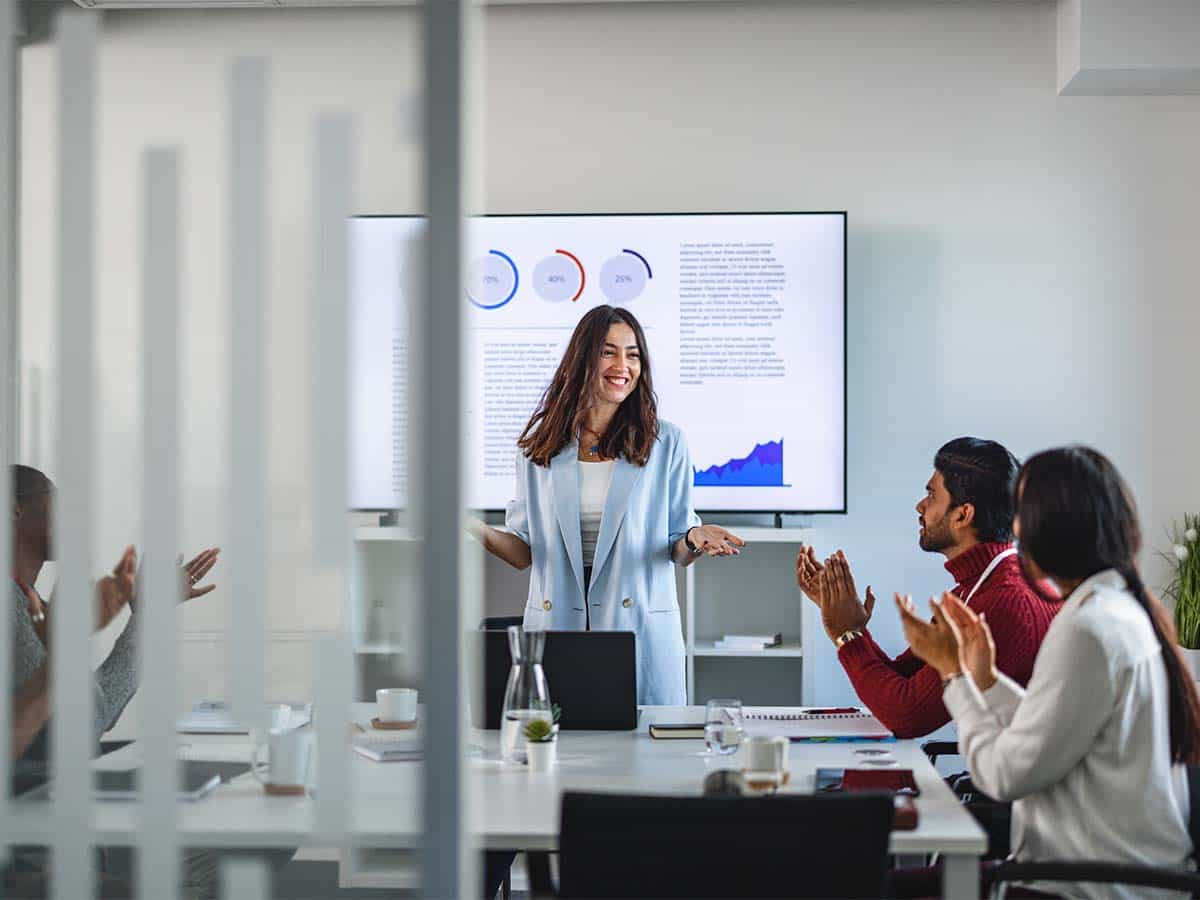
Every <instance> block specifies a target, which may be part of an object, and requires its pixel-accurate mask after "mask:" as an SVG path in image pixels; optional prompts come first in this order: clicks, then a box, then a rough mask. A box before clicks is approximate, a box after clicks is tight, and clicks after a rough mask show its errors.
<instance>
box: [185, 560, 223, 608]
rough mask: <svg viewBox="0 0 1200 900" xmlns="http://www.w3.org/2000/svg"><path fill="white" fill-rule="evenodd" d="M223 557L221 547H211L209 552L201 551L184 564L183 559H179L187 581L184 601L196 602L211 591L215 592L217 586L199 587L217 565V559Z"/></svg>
mask: <svg viewBox="0 0 1200 900" xmlns="http://www.w3.org/2000/svg"><path fill="white" fill-rule="evenodd" d="M220 555H221V548H220V547H209V548H208V549H207V550H201V551H200V552H199V553H197V554H196V555H195V556H194V557H192V558H191V559H190V560H188V561H187V563H186V564H184V562H183V557H182V556H180V557H179V565H180V568H181V569H182V570H183V572H182V574H183V577H184V580H185V584H184V588H183V590H184V594H183V600H185V601H186V600H195V599H196V598H197V597H203V596H204V595H205V594H207V593H209V592H210V591H215V590H216V589H217V586H216V585H215V584H206V585H204V586H202V587H197V585H199V584H200V582H201V581H203V580H204V576H205V575H207V574H208V573H209V571H210V570H211V569H212V567H213V566H215V565H216V564H217V557H218V556H220Z"/></svg>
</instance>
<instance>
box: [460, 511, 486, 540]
mask: <svg viewBox="0 0 1200 900" xmlns="http://www.w3.org/2000/svg"><path fill="white" fill-rule="evenodd" d="M463 528H465V529H466V532H467V534H469V535H470V536H471V537H473V538H475V540H477V541H479V543H481V544H483V545H484V546H485V547H486V546H487V540H486V539H487V533H488V526H487V523H486V522H484V521H483V520H482V519H477V518H475V517H474V516H467V519H466V521H465V522H464V523H463Z"/></svg>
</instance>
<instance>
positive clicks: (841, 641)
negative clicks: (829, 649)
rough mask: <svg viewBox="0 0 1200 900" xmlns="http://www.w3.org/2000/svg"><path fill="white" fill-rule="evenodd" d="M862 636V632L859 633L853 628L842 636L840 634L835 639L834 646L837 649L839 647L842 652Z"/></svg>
mask: <svg viewBox="0 0 1200 900" xmlns="http://www.w3.org/2000/svg"><path fill="white" fill-rule="evenodd" d="M862 636H863V633H862V632H861V631H859V630H858V629H857V628H851V629H850V630H849V631H843V632H842V633H841V634H839V635H838V636H837V637H836V638H835V639H834V641H833V646H835V647H837V649H839V650H841V649H842V648H843V647H845V646H846V645H847V644H848V643H850V642H851V641H853V640H855V639H857V638H860V637H862Z"/></svg>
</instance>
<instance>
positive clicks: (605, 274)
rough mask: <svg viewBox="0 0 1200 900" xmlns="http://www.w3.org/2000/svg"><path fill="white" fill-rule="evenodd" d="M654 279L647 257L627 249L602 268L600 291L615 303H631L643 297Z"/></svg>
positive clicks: (609, 260) (606, 262)
mask: <svg viewBox="0 0 1200 900" xmlns="http://www.w3.org/2000/svg"><path fill="white" fill-rule="evenodd" d="M653 277H654V274H653V273H652V272H651V271H650V263H649V262H647V260H646V257H644V256H642V254H640V253H638V252H637V251H636V250H628V249H625V250H622V251H621V252H620V253H619V254H617V255H616V256H613V257H611V258H610V259H608V260H607V261H605V263H604V265H603V266H601V267H600V290H601V292H603V294H604V296H605V297H607V298H608V299H609V300H611V301H612V302H613V303H630V302H632V301H634V300H636V299H637V298H638V297H639V296H641V293H642V291H644V290H645V289H646V282H647V281H649V280H650V279H651V278H653Z"/></svg>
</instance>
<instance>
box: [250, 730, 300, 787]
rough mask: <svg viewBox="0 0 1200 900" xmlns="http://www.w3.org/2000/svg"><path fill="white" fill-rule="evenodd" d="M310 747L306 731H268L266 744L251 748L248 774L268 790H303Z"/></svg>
mask: <svg viewBox="0 0 1200 900" xmlns="http://www.w3.org/2000/svg"><path fill="white" fill-rule="evenodd" d="M312 744H313V733H312V729H310V728H272V729H271V731H270V732H268V734H267V740H266V742H265V743H259V744H257V745H256V746H255V748H254V757H253V765H252V766H251V769H250V771H251V772H253V773H254V777H255V778H257V779H258V780H259V781H260V782H261V783H263V784H265V785H270V786H271V787H288V788H294V787H300V788H303V787H307V785H308V775H309V763H310V762H311V760H312ZM263 747H266V749H267V758H266V760H265V761H262V760H260V759H259V757H260V756H261V751H262V749H263Z"/></svg>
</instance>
